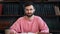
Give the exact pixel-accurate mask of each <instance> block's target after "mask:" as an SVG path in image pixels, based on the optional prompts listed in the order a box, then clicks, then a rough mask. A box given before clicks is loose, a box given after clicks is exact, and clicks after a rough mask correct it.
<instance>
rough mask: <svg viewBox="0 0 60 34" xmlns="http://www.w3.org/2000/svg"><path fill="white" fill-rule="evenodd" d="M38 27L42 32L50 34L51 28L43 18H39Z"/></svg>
mask: <svg viewBox="0 0 60 34" xmlns="http://www.w3.org/2000/svg"><path fill="white" fill-rule="evenodd" d="M38 25H39V30H40V32H44V33H49V28H48V26H47V24H46V22H45V21H44V20H43V19H42V18H41V17H39V18H38Z"/></svg>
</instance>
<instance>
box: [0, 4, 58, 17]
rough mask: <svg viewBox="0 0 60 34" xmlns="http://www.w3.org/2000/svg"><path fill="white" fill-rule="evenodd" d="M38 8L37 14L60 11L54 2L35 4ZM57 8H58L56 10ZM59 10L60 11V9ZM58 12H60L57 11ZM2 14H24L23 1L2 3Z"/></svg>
mask: <svg viewBox="0 0 60 34" xmlns="http://www.w3.org/2000/svg"><path fill="white" fill-rule="evenodd" d="M34 5H35V8H36V12H35V15H41V16H48V15H55V13H56V11H58V9H59V7H58V9H57V7H56V6H55V7H54V5H53V4H34ZM56 9H57V10H56ZM58 12H59V11H58ZM57 14H58V13H57ZM0 15H21V16H22V15H24V11H23V3H20V4H17V3H5V4H0Z"/></svg>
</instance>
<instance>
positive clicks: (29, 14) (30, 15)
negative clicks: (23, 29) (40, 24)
mask: <svg viewBox="0 0 60 34" xmlns="http://www.w3.org/2000/svg"><path fill="white" fill-rule="evenodd" d="M33 15H34V13H28V14H25V16H27V17H32V16H33Z"/></svg>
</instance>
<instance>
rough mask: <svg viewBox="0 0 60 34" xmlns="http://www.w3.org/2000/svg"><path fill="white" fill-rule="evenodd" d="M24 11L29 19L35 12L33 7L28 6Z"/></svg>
mask: <svg viewBox="0 0 60 34" xmlns="http://www.w3.org/2000/svg"><path fill="white" fill-rule="evenodd" d="M24 10H25V15H26V16H28V17H31V16H32V15H33V14H34V12H35V9H34V7H33V5H30V6H26V7H25V9H24Z"/></svg>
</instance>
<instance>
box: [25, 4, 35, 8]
mask: <svg viewBox="0 0 60 34" xmlns="http://www.w3.org/2000/svg"><path fill="white" fill-rule="evenodd" d="M25 8H28V9H29V8H34V7H33V5H29V6H26V7H25Z"/></svg>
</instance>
